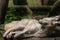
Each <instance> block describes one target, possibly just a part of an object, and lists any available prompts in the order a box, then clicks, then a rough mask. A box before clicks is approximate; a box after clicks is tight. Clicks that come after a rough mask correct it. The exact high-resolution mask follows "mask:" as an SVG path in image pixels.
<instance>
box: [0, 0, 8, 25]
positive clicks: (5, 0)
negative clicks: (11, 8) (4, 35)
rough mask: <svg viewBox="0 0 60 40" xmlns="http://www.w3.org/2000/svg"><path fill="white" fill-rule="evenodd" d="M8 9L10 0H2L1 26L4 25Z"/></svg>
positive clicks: (0, 3)
mask: <svg viewBox="0 0 60 40" xmlns="http://www.w3.org/2000/svg"><path fill="white" fill-rule="evenodd" d="M7 8H8V0H0V24H3V23H4V19H5V15H6V12H7Z"/></svg>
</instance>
